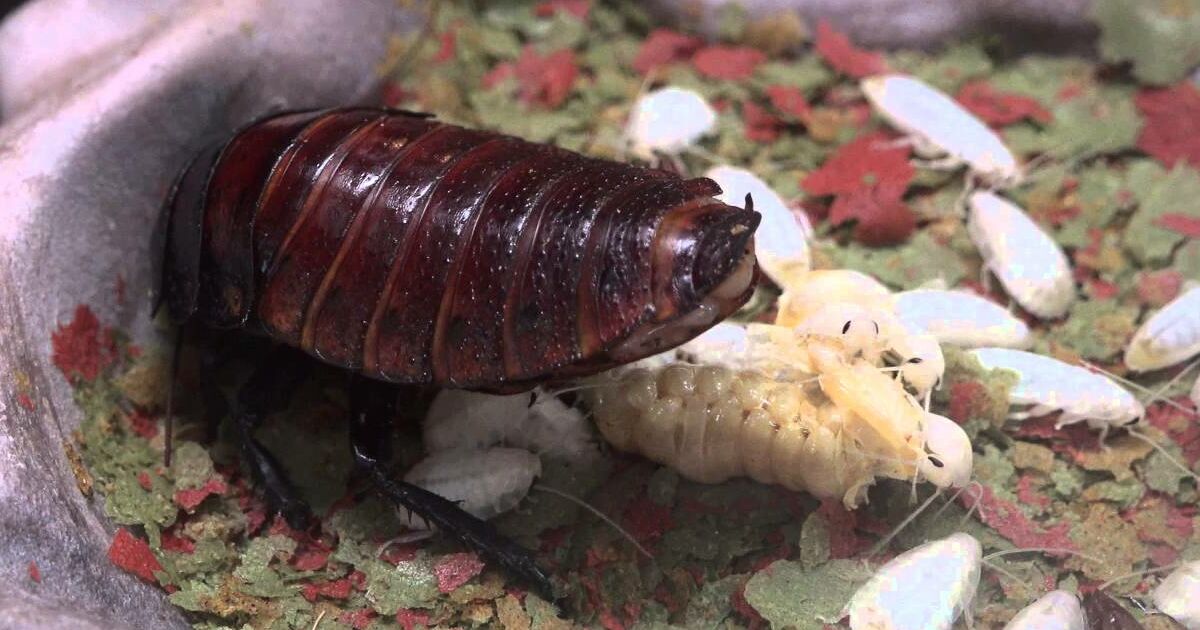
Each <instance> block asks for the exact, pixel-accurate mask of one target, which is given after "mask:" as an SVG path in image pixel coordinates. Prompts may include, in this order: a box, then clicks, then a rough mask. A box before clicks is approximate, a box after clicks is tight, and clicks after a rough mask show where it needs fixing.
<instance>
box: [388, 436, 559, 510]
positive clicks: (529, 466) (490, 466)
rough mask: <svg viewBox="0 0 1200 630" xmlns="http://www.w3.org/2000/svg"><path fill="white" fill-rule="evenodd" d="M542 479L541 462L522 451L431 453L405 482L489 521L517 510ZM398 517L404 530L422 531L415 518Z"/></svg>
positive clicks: (458, 450)
mask: <svg viewBox="0 0 1200 630" xmlns="http://www.w3.org/2000/svg"><path fill="white" fill-rule="evenodd" d="M541 474H542V461H541V459H539V458H538V456H537V455H534V454H533V453H530V452H529V451H526V450H524V449H519V448H502V447H494V448H483V449H478V448H457V449H451V450H447V451H439V452H436V453H431V454H430V455H429V456H428V457H426V458H425V459H423V460H421V461H419V462H417V464H416V465H414V466H413V467H412V468H410V469H409V471H408V472H407V473H405V475H404V480H405V481H407V482H409V483H411V484H413V485H415V486H420V487H421V488H424V489H426V490H429V491H430V492H433V493H434V494H437V495H439V496H442V497H445V498H447V499H449V500H451V501H455V502H457V503H458V504H459V506H460V507H462V509H464V510H466V511H467V512H469V513H471V514H473V515H475V516H477V517H479V518H482V519H489V518H492V517H494V516H498V515H500V514H503V513H504V512H507V511H509V510H511V509H513V508H514V507H516V506H517V504H519V503H520V502H521V500H522V499H524V498H525V496H526V495H527V494H529V488H530V487H531V486H532V485H533V482H534V480H535V479H537V477H538V476H539V475H541ZM398 515H399V517H400V520H401V522H402V523H404V525H405V526H406V527H408V528H409V529H414V530H424V529H426V528H427V524H426V523H425V522H424V521H423V520H421V517H419V516H414V515H412V514H409V513H408V512H405V511H403V510H400V511H398Z"/></svg>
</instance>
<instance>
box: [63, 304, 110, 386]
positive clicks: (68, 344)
mask: <svg viewBox="0 0 1200 630" xmlns="http://www.w3.org/2000/svg"><path fill="white" fill-rule="evenodd" d="M50 341H51V344H52V345H53V347H54V354H53V361H54V365H56V366H58V369H59V370H60V371H61V372H62V373H63V376H65V377H67V380H70V381H73V380H75V379H79V378H82V379H83V380H85V381H94V380H96V377H97V376H100V372H101V371H102V370H104V369H105V368H107V367H108V366H110V365H112V364H113V362H114V361H116V360H117V342H116V339H115V338H113V334H112V329H111V328H101V326H100V320H98V319H96V314H95V313H93V312H92V309H90V308H88V307H87V306H85V305H83V304H80V305H79V306H77V307H75V317H74V319H72V320H71V323H70V324H67V325H66V326H59V327H58V330H56V331H54V333H53V334H51V336H50Z"/></svg>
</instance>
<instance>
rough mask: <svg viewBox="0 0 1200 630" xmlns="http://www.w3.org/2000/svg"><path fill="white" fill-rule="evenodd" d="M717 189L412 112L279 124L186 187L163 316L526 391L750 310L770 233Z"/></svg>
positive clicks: (292, 118) (199, 169)
mask: <svg viewBox="0 0 1200 630" xmlns="http://www.w3.org/2000/svg"><path fill="white" fill-rule="evenodd" d="M720 192H721V191H720V189H719V188H718V187H717V185H716V184H714V183H713V182H712V181H710V180H707V179H702V178H701V179H691V180H684V179H682V178H680V177H678V176H676V175H673V174H670V173H667V172H665V171H660V170H653V169H647V168H640V167H636V166H632V165H628V164H622V163H616V162H610V161H604V160H598V159H592V158H587V157H584V156H582V155H579V154H576V153H572V152H570V151H566V150H563V149H559V148H556V147H553V146H549V145H543V144H535V143H531V142H526V141H524V140H521V139H518V138H514V137H510V136H504V135H500V134H498V133H494V132H490V131H481V130H472V129H465V128H462V127H457V126H453V125H449V124H445V123H441V122H438V121H436V120H433V119H431V118H429V117H427V116H423V115H418V114H412V113H409V112H400V111H392V110H380V109H370V108H350V109H335V110H325V111H311V112H298V113H286V114H281V115H276V116H273V117H270V118H267V119H265V120H262V121H260V122H257V123H255V124H253V125H251V126H249V127H247V128H245V129H243V130H242V131H241V132H239V133H238V134H236V135H235V136H234V137H233V139H232V140H230V141H229V142H228V143H227V144H225V145H223V146H220V147H216V148H214V149H212V150H210V151H208V152H206V153H205V154H203V155H201V156H200V157H199V158H197V159H196V160H195V162H194V163H193V164H192V166H191V167H190V168H189V169H188V170H187V171H186V172H185V174H184V175H183V176H182V177H181V179H180V181H179V182H178V184H177V186H176V190H175V192H174V195H173V198H172V200H171V202H170V203H169V204H168V212H170V213H171V214H170V222H169V227H168V235H167V241H168V243H167V255H166V264H165V273H164V289H165V291H164V293H165V299H166V301H167V303H168V306H169V308H170V311H171V313H172V315H173V317H174V318H175V319H177V320H186V319H192V318H195V319H199V320H200V321H201V322H203V323H204V324H207V325H209V326H211V327H215V328H244V329H248V330H251V331H254V332H259V333H262V334H265V335H267V336H269V337H271V338H273V339H275V340H277V341H279V342H281V343H283V344H286V345H290V346H294V347H298V348H301V349H303V350H304V351H305V352H307V353H309V354H311V355H314V356H316V357H318V358H320V359H322V360H324V361H325V362H327V363H331V364H334V365H337V366H339V367H343V368H347V369H350V370H354V371H356V372H359V373H361V374H363V375H365V376H367V377H370V378H373V379H377V380H383V381H390V382H396V383H410V384H433V385H439V386H446V387H455V388H464V389H480V390H493V391H519V390H523V389H529V388H532V387H533V386H534V385H536V384H537V383H539V382H542V381H545V380H548V379H567V378H572V377H577V376H581V375H585V374H592V373H596V372H599V371H602V370H604V369H607V368H610V367H613V366H616V365H621V364H624V363H628V362H631V361H634V360H637V359H640V358H642V357H645V356H649V355H652V354H654V353H656V352H661V351H663V350H666V349H668V348H670V347H673V346H675V345H678V344H680V343H683V342H685V341H687V340H688V339H690V338H692V337H694V336H696V335H697V334H699V333H701V332H703V331H704V330H706V329H707V328H709V327H710V326H712V325H714V324H716V323H717V322H719V321H721V320H722V319H724V318H725V317H726V316H728V315H730V314H731V313H733V312H734V311H735V310H736V309H737V308H738V307H740V306H741V305H742V304H743V303H744V302H745V301H746V300H747V299H748V298H749V296H750V294H751V292H752V289H753V284H754V281H755V278H756V273H757V268H756V262H755V257H754V251H753V238H752V237H753V234H754V230H755V228H756V227H757V225H758V221H759V218H758V215H757V213H755V212H754V211H753V209H752V208H745V209H743V208H736V207H732V206H729V205H726V204H724V203H722V202H720V201H717V200H716V199H714V196H715V195H717V194H719V193H720ZM747 205H750V204H747Z"/></svg>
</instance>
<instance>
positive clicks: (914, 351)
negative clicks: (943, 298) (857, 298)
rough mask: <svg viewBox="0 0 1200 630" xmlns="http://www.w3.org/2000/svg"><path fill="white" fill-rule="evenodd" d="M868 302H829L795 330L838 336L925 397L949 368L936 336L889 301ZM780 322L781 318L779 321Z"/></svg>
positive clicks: (806, 318)
mask: <svg viewBox="0 0 1200 630" xmlns="http://www.w3.org/2000/svg"><path fill="white" fill-rule="evenodd" d="M865 303H866V304H868V305H871V306H864V305H862V304H856V303H849V302H829V303H826V304H824V305H822V306H820V307H817V308H816V309H815V310H811V311H809V312H808V314H807V315H806V316H805V317H804V318H803V319H801V320H800V321H799V322H797V323H796V324H795V325H794V327H795V330H796V331H797V332H800V333H802V334H811V335H818V336H827V337H839V338H840V339H841V340H842V343H843V344H844V345H845V346H846V348H847V350H848V351H850V353H851V354H853V355H856V356H860V357H862V358H863V359H864V360H866V361H868V362H869V363H872V364H874V365H885V364H886V365H889V366H892V367H894V368H895V369H896V370H897V371H898V372H899V374H900V378H901V379H902V380H903V381H904V382H905V383H906V384H907V385H909V386H910V387H912V388H913V390H914V391H915V392H916V394H917V396H918V397H919V398H922V399H924V400H925V401H926V404H925V408H926V410H928V408H929V404H928V403H929V397H930V395H931V393H932V391H933V389H934V388H935V387H936V386H937V385H938V384H939V383H940V382H941V379H942V375H943V373H944V372H945V370H946V360H945V357H944V356H943V355H942V348H941V344H939V343H938V340H937V338H935V337H934V336H933V335H930V334H928V333H925V332H921V331H914V330H912V329H910V328H909V327H907V326H905V325H904V323H903V322H902V321H900V319H899V318H898V317H897V316H896V315H895V314H894V313H893V311H892V310H891V309H890V308H887V307H885V306H882V305H883V304H886V302H883V301H882V300H880V301H875V300H874V298H871V297H868V299H867V300H865ZM777 321H778V319H777Z"/></svg>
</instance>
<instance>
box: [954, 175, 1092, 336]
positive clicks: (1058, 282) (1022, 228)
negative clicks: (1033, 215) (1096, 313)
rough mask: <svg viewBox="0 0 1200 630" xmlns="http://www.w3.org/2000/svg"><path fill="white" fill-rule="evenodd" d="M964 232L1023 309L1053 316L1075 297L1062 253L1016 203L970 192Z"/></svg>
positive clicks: (1065, 258)
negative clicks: (965, 230) (965, 231)
mask: <svg viewBox="0 0 1200 630" xmlns="http://www.w3.org/2000/svg"><path fill="white" fill-rule="evenodd" d="M968 205H969V210H968V214H967V234H968V235H969V236H970V237H971V240H972V241H973V242H974V243H975V247H976V248H978V249H979V254H980V256H982V257H983V264H984V267H985V268H986V269H987V270H988V271H991V272H992V273H993V274H995V276H996V277H997V278H998V279H999V280H1000V284H1002V285H1004V290H1005V291H1007V292H1008V294H1009V295H1010V296H1012V298H1013V299H1014V300H1016V301H1017V303H1018V304H1020V305H1021V306H1022V307H1023V308H1024V309H1025V310H1027V311H1029V312H1030V313H1032V314H1034V315H1036V316H1037V317H1040V318H1042V319H1057V318H1059V317H1062V316H1063V315H1065V314H1066V313H1067V310H1068V309H1070V308H1071V304H1072V303H1074V301H1075V280H1074V278H1073V277H1072V275H1071V265H1070V263H1069V262H1067V256H1066V254H1064V253H1063V251H1062V248H1061V247H1059V246H1058V243H1056V242H1054V239H1053V238H1051V237H1050V235H1049V234H1046V232H1045V231H1043V230H1042V228H1040V227H1038V224H1037V223H1035V222H1034V221H1033V219H1030V218H1029V216H1028V215H1026V214H1025V212H1024V211H1023V210H1021V208H1019V207H1017V205H1016V204H1014V203H1012V202H1011V201H1008V200H1007V199H1004V198H1003V197H1000V196H998V195H996V194H993V193H991V192H988V191H977V192H974V193H972V194H971V196H970V198H969V204H968Z"/></svg>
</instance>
